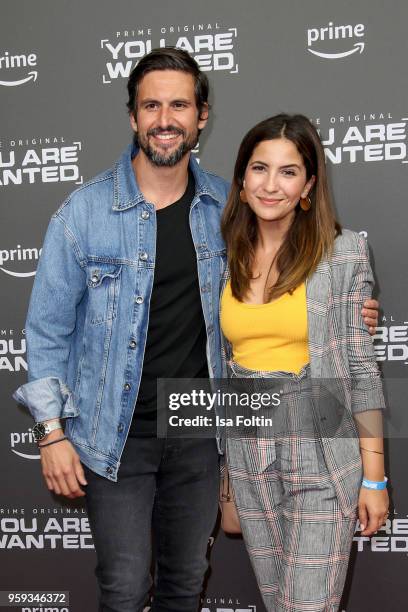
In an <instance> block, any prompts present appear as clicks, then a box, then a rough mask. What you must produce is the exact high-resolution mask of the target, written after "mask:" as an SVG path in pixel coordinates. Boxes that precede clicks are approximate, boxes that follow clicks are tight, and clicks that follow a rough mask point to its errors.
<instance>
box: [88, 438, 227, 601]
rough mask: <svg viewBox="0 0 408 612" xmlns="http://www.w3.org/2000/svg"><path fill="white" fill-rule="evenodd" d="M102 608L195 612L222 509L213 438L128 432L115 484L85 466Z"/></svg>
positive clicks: (216, 456) (216, 455)
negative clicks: (163, 437)
mask: <svg viewBox="0 0 408 612" xmlns="http://www.w3.org/2000/svg"><path fill="white" fill-rule="evenodd" d="M85 474H86V478H87V481H88V486H87V488H86V501H87V507H88V514H89V520H90V525H91V529H92V534H93V538H94V543H95V549H96V554H97V558H98V565H97V568H96V575H97V578H98V582H99V587H100V591H101V599H100V608H99V610H100V611H101V612H141V611H142V610H143V604H144V603H145V601H146V597H147V594H148V591H149V589H150V587H151V584H152V581H151V576H150V567H151V556H152V537H151V536H152V533H153V543H154V556H155V560H156V571H155V587H154V596H153V605H152V611H154V612H196V611H197V609H198V606H199V598H200V593H201V590H202V586H203V578H204V574H205V571H206V569H207V566H208V562H207V560H206V551H207V545H208V538H209V536H210V534H211V531H212V529H213V527H214V523H215V520H216V516H217V508H218V454H217V449H216V443H215V440H214V439H207V440H202V439H196V440H194V439H178V440H177V439H173V440H171V439H167V440H157V439H156V438H128V441H127V443H126V446H125V450H124V452H123V456H122V463H121V466H120V469H119V475H118V482H116V483H114V482H111V481H109V480H107V479H106V478H103V477H101V476H98V475H97V474H95V473H93V472H91V471H90V470H89V469H88V468H85Z"/></svg>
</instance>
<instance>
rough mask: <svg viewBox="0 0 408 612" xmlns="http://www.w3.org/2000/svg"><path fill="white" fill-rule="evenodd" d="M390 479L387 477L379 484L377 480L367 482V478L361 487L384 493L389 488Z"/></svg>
mask: <svg viewBox="0 0 408 612" xmlns="http://www.w3.org/2000/svg"><path fill="white" fill-rule="evenodd" d="M387 482H388V478H387V477H386V476H385V477H384V480H383V481H382V482H378V481H376V480H367V478H363V482H362V483H361V486H362V487H364V488H365V489H371V490H373V491H382V490H383V489H386V488H387Z"/></svg>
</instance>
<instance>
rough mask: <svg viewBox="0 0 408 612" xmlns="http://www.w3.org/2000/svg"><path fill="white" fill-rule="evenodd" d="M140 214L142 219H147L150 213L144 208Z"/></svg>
mask: <svg viewBox="0 0 408 612" xmlns="http://www.w3.org/2000/svg"><path fill="white" fill-rule="evenodd" d="M140 216H141V218H142V219H143V221H147V219H148V218H149V217H150V213H149V212H148V211H147V210H144V211H143V212H142V214H141V215H140Z"/></svg>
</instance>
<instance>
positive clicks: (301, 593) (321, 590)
mask: <svg viewBox="0 0 408 612" xmlns="http://www.w3.org/2000/svg"><path fill="white" fill-rule="evenodd" d="M230 365H231V369H230V376H231V377H243V378H247V377H248V378H252V379H254V378H257V377H259V375H260V374H261V373H260V372H256V371H250V370H247V369H245V368H241V367H240V366H239V365H238V364H235V363H234V362H232V363H231V364H230ZM262 375H263V377H264V380H263V381H262V386H263V387H264V390H265V385H264V383H265V377H268V376H270V377H272V378H275V377H276V378H277V380H278V381H279V383H278V386H279V387H281V388H283V394H282V395H281V404H280V405H279V407H275V408H271V409H269V411H270V414H269V415H268V416H269V417H272V422H273V424H272V427H265V426H261V427H259V428H258V430H257V432H256V434H255V435H254V432H251V434H249V435H247V436H246V437H242V438H237V437H230V438H229V439H228V441H227V463H228V469H229V473H230V477H231V481H232V486H233V489H234V495H235V500H236V504H237V509H238V514H239V517H240V521H241V526H242V532H243V536H244V539H245V543H246V546H247V549H248V552H249V555H250V559H251V562H252V565H253V568H254V571H255V575H256V578H257V582H258V585H259V588H260V591H261V594H262V597H263V600H264V603H265V606H266V608H267V610H268V611H271V612H272V611H273V612H298V611H299V612H300V611H307V612H320V611H321V612H333V611H336V610H338V606H339V603H340V598H341V594H342V590H343V586H344V581H345V577H346V572H347V566H348V560H349V555H350V549H351V544H352V538H353V533H354V528H355V522H356V517H355V513H354V516H351V517H350V516H349V517H346V516H345V515H344V513H343V512H342V511H341V508H340V505H339V502H338V498H337V494H336V491H335V488H334V487H333V483H332V480H331V476H330V473H329V471H328V469H327V466H326V463H325V460H324V455H323V447H322V444H321V439H320V435H319V432H318V431H317V426H316V423H315V418H314V413H313V409H312V403H313V398H312V385H311V381H310V368H305V369H304V370H303V371H302V372H301V373H300V375H299V376H296V375H294V374H285V373H281V372H273V373H266V372H262ZM285 379H286V380H287V381H288V382H289V384H288V385H287V384H286V383H285ZM248 383H249V385H250V386H251V387H252V386H253V385H256V381H255V380H252V381H249V380H248ZM251 383H252V385H251ZM267 411H268V409H266V410H265V411H264V412H263V415H264V416H267V414H266V413H267ZM353 502H354V508H356V505H357V495H356V496H355V498H354V500H353Z"/></svg>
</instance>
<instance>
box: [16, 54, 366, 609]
mask: <svg viewBox="0 0 408 612" xmlns="http://www.w3.org/2000/svg"><path fill="white" fill-rule="evenodd" d="M128 91H129V102H128V108H129V113H130V122H131V126H132V129H133V130H134V132H135V134H136V136H137V139H136V141H137V142H136V143H134V144H133V146H131V147H129V148H128V149H127V150H126V151H125V153H124V154H123V155H122V157H121V158H120V159H119V161H118V162H117V163H116V164H115V166H114V168H113V169H112V170H109V171H107V172H105V173H103V174H101V175H100V176H98V177H96V178H95V179H93V180H92V181H90V182H89V183H87V184H86V185H84V186H83V187H81V188H80V189H78V190H77V191H75V192H74V193H73V194H72V195H71V196H70V197H69V198H68V199H67V200H66V202H65V203H64V204H63V205H62V207H61V208H60V209H59V210H58V211H57V213H55V215H54V216H53V218H52V220H51V223H50V226H49V229H48V232H47V236H46V240H45V243H44V247H43V252H42V256H41V260H40V264H39V267H38V272H37V278H36V282H35V285H34V288H33V293H32V297H31V301H30V308H29V314H28V321H27V325H26V330H27V340H28V362H29V382H28V383H27V384H26V385H24V386H23V387H21V388H20V389H19V390H18V392H17V393H16V397H17V399H19V401H21V402H23V403H24V404H26V405H27V406H28V407H29V408H30V411H31V413H32V415H33V417H34V419H35V420H36V421H37V423H38V425H36V426H35V428H34V429H35V432H36V437H37V439H38V442H39V446H40V448H41V461H42V468H43V474H44V477H45V480H46V483H47V486H48V488H49V489H50V490H51V491H54V492H55V493H57V494H63V495H66V496H68V497H70V498H74V497H79V496H82V495H84V494H85V493H84V491H83V489H82V488H81V487H85V486H86V501H87V506H88V512H89V518H90V523H91V527H92V533H93V536H94V541H95V548H96V552H97V557H98V566H97V577H98V581H99V586H100V590H101V603H100V609H101V610H103V611H118V612H119V611H120V612H127V611H130V610H132V611H133V612H134V611H135V610H137V611H139V610H142V609H143V604H144V602H145V600H146V595H147V593H148V591H149V588H150V586H151V581H150V573H149V569H150V562H151V527H152V528H153V529H152V531H153V544H154V551H155V559H156V579H155V591H154V598H153V608H152V610H154V611H155V612H164V611H166V612H173V611H174V612H176V611H177V612H183V611H188V612H193V611H195V610H197V607H198V605H199V596H200V592H201V589H202V582H203V576H204V573H205V570H206V567H207V564H206V559H205V553H206V547H207V542H208V537H209V535H210V533H211V530H212V528H213V526H214V522H215V518H216V513H217V497H218V494H217V491H218V468H217V458H218V454H217V447H216V443H215V440H214V439H190V440H187V439H173V440H172V439H167V440H163V439H157V437H156V379H157V378H161V377H166V378H170V377H179V378H183V377H187V378H192V377H206V376H208V375H210V376H211V377H213V376H215V377H221V375H222V372H221V359H220V353H221V351H220V332H219V328H218V323H217V317H218V299H219V296H218V292H219V279H220V273H221V271H222V268H223V264H224V259H225V246H224V244H223V242H222V238H221V235H220V216H221V212H222V208H223V205H224V203H225V200H226V197H227V192H228V184H227V183H226V181H224V180H223V179H221V178H219V177H216V176H214V175H211V174H209V173H207V172H204V171H203V170H202V169H201V168H200V167H199V166H198V164H197V162H196V161H195V160H194V158H193V157H192V156H191V155H190V151H191V150H192V149H193V148H194V146H195V145H196V143H197V140H198V135H199V132H200V131H201V130H202V129H203V128H204V127H205V125H206V123H207V119H208V112H209V106H208V81H207V78H206V76H205V75H204V74H203V73H202V72H200V70H199V68H198V66H197V64H196V63H195V61H194V60H193V59H192V58H191V57H190V56H189V55H188V54H187V53H186V52H184V51H181V50H178V49H173V48H164V49H159V50H155V51H152V52H151V53H150V54H149V55H147V56H145V57H144V58H143V59H142V60H141V61H140V62H139V64H138V65H137V66H136V68H135V69H134V70H133V72H132V74H131V75H130V78H129V83H128ZM367 306H369V304H367ZM371 324H375V320H374V321H372V320H371ZM60 418H64V419H66V421H65V435H62V430H61V421H60V420H59V419H60ZM65 436H66V438H65ZM81 464H83V467H82V465H81ZM119 466H120V467H119Z"/></svg>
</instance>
